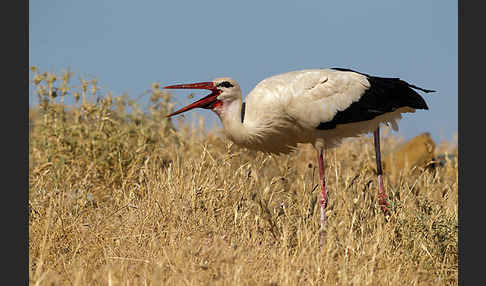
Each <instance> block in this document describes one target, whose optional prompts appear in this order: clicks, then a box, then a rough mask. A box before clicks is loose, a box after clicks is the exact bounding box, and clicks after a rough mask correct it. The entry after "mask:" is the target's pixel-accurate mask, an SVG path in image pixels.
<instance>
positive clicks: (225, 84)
mask: <svg viewBox="0 0 486 286" xmlns="http://www.w3.org/2000/svg"><path fill="white" fill-rule="evenodd" d="M216 86H218V87H233V85H232V84H231V83H230V82H229V81H223V82H220V83H218V85H216Z"/></svg>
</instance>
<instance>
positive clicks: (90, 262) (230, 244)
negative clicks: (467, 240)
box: [29, 70, 458, 285]
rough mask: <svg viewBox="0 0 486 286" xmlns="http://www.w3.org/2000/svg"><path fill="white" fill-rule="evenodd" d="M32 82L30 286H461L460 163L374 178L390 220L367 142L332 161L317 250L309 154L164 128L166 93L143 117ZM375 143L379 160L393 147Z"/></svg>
mask: <svg viewBox="0 0 486 286" xmlns="http://www.w3.org/2000/svg"><path fill="white" fill-rule="evenodd" d="M50 76H51V78H50ZM35 77H36V78H34V84H35V85H36V86H37V91H38V95H39V99H40V102H41V104H40V105H39V106H37V107H34V108H31V110H30V115H31V126H30V151H29V156H30V164H29V180H30V181H29V185H30V190H29V209H30V216H29V278H30V282H31V284H32V285H161V284H162V285H208V284H209V285H455V284H457V272H458V248H457V247H458V246H457V234H458V218H457V206H458V199H457V189H458V176H457V174H458V165H457V160H453V161H448V162H447V164H445V166H442V167H438V168H436V169H433V170H422V171H421V172H419V173H418V174H415V173H414V174H411V173H410V174H409V173H405V174H401V176H400V179H399V180H397V182H396V183H392V182H390V181H389V180H387V179H386V176H385V187H386V190H387V192H388V193H389V196H390V203H391V205H392V217H391V218H390V219H389V220H388V221H386V220H385V218H384V216H383V214H382V213H381V211H380V209H379V206H378V204H377V196H376V189H377V188H376V177H375V174H374V172H373V168H372V167H371V166H372V165H373V164H370V162H373V160H374V153H373V149H372V145H373V144H372V141H371V138H367V137H364V138H358V139H354V140H350V141H348V142H345V143H344V144H343V145H341V146H340V147H339V148H337V149H335V150H331V151H329V152H327V153H326V157H327V158H326V159H327V166H326V176H327V182H328V183H329V185H328V187H329V192H330V198H329V212H328V222H327V226H326V229H327V243H326V245H325V248H324V250H323V251H319V241H318V238H319V234H318V229H319V226H318V222H319V208H318V204H317V199H318V196H319V188H318V187H316V186H317V184H318V172H317V170H316V166H315V159H316V158H315V152H314V151H313V150H312V149H311V148H310V147H309V146H302V147H301V148H300V149H299V151H298V152H296V153H294V154H291V155H286V156H278V157H275V156H269V155H265V154H261V153H255V152H251V151H247V150H245V149H241V148H238V147H237V146H235V145H232V144H231V143H230V142H229V141H227V140H226V139H223V138H221V136H217V134H215V133H210V134H207V135H204V134H201V133H203V132H199V131H194V132H189V128H187V127H184V125H183V127H182V128H180V130H178V131H175V130H174V129H173V127H172V125H171V124H170V122H169V121H167V120H166V119H164V117H163V116H164V115H165V114H167V112H168V111H169V110H171V104H170V94H166V93H162V92H160V91H158V87H157V86H156V85H154V87H153V91H152V92H151V94H150V96H151V101H150V104H149V106H148V107H147V108H145V109H143V108H139V107H138V106H137V104H136V102H130V101H129V100H128V98H127V97H112V96H110V95H107V94H103V95H101V94H99V93H100V91H99V90H98V89H97V88H96V87H95V88H94V89H93V84H96V83H95V82H93V81H82V84H81V85H80V86H79V87H74V86H69V76H67V79H66V73H65V74H64V75H62V76H59V77H56V80H57V81H52V75H49V74H41V73H39V72H38V71H37V70H36V71H35ZM57 78H61V80H59V79H57ZM49 81H51V82H50V83H49ZM56 83H58V89H57V90H56V88H55V86H56ZM63 85H64V87H65V93H64V94H63V95H62V96H63V97H64V96H75V97H76V96H77V98H78V99H79V100H80V102H78V103H77V104H74V105H72V106H70V107H69V108H68V107H66V106H64V104H63V102H62V100H61V94H62V92H63V91H62V90H61V88H62V87H63ZM55 91H56V94H54V92H55ZM92 92H95V94H94V95H93V94H92ZM76 94H77V95H76ZM56 95H57V97H55V96H56ZM90 97H91V98H92V100H90ZM97 97H99V98H100V100H99V101H98V102H97V103H94V100H95V98H97ZM129 108H130V109H131V111H130V112H128V111H127V109H129ZM383 141H384V142H383V144H382V148H383V149H384V152H386V151H387V150H391V149H393V148H394V147H396V146H397V144H398V143H399V140H397V139H396V138H394V137H386V138H385V139H384V140H383ZM444 152H457V146H451V144H447V143H442V144H440V145H439V146H438V147H437V150H436V153H444Z"/></svg>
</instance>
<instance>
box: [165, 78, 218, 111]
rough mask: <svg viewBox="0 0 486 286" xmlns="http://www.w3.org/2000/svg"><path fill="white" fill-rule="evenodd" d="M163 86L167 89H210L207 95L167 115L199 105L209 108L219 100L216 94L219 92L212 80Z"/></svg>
mask: <svg viewBox="0 0 486 286" xmlns="http://www.w3.org/2000/svg"><path fill="white" fill-rule="evenodd" d="M164 88H168V89H207V90H211V91H212V92H211V93H210V94H208V95H207V96H205V97H203V98H201V99H200V100H198V101H196V102H194V103H191V104H189V105H187V106H185V107H183V108H181V109H179V110H177V111H175V112H173V113H171V114H169V115H167V117H171V116H174V115H176V114H179V113H182V112H185V111H188V110H191V109H193V108H196V107H199V108H205V109H211V108H212V107H213V106H214V104H215V103H217V102H218V101H219V100H218V99H217V97H218V95H219V94H220V91H219V89H217V88H216V86H214V83H212V82H198V83H190V84H176V85H169V86H166V87H164Z"/></svg>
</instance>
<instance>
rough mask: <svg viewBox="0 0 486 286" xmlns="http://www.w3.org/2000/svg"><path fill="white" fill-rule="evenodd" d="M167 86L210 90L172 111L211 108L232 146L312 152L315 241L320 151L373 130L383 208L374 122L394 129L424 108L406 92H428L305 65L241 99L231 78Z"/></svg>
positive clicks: (323, 202)
mask: <svg viewBox="0 0 486 286" xmlns="http://www.w3.org/2000/svg"><path fill="white" fill-rule="evenodd" d="M165 88H168V89H207V90H210V91H211V94H209V95H207V96H206V97H204V98H202V99H200V100H198V101H196V102H194V103H192V104H190V105H188V106H186V107H184V108H181V109H179V110H177V111H175V112H174V113H171V114H169V115H167V117H171V116H173V115H176V114H179V113H182V112H185V111H188V110H190V109H193V108H196V107H199V108H205V109H211V110H212V111H214V112H215V113H216V114H217V115H218V117H219V118H220V120H221V122H222V123H223V127H224V130H225V134H226V136H228V137H229V138H230V139H231V140H232V141H234V142H235V143H236V144H238V145H241V146H244V147H247V148H249V149H254V150H260V151H263V152H267V153H277V154H278V153H289V152H291V151H292V150H294V149H295V148H296V147H297V144H298V143H311V144H312V145H313V146H314V148H315V149H316V150H317V159H318V162H319V174H320V179H321V218H320V224H321V234H320V235H321V241H320V244H321V247H322V245H323V243H324V241H325V231H324V225H325V222H326V206H327V200H328V196H327V187H326V183H325V178H324V160H323V153H324V150H325V149H328V148H332V147H335V146H336V145H337V144H339V143H340V141H341V139H343V138H345V137H352V136H358V135H360V134H365V133H368V132H374V133H373V135H374V144H375V152H376V164H377V173H378V198H379V204H380V206H381V208H382V210H383V212H384V213H385V215H388V214H389V210H388V206H389V205H388V202H387V196H386V194H385V191H384V188H383V178H382V173H383V172H382V168H381V159H380V135H379V134H380V133H379V132H380V131H379V125H380V123H385V124H390V125H391V126H392V128H393V129H394V130H395V131H397V130H398V125H397V122H396V121H397V120H399V119H400V118H402V117H401V114H402V113H405V112H415V110H416V109H428V107H427V104H426V103H425V100H424V99H423V98H422V97H421V96H420V95H419V94H418V93H417V92H416V91H415V90H414V89H418V90H421V91H423V92H427V93H428V92H433V90H427V89H423V88H419V87H416V86H414V85H411V84H409V83H407V82H405V81H403V80H401V79H399V78H385V77H376V76H370V75H368V74H364V73H359V72H356V71H353V70H350V69H342V68H331V69H309V70H300V71H293V72H288V73H284V74H279V75H275V76H272V77H270V78H267V79H265V80H263V81H261V82H260V83H258V85H257V86H256V87H255V88H254V89H253V90H252V91H251V92H250V94H249V95H248V96H247V97H246V102H244V103H243V104H242V99H241V89H240V86H239V85H238V83H237V82H236V81H235V80H233V79H231V78H217V79H215V80H213V81H211V82H200V83H192V84H179V85H171V86H166V87H165Z"/></svg>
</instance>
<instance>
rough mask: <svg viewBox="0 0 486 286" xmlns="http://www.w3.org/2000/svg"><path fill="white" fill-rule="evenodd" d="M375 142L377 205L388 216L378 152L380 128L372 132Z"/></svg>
mask: <svg viewBox="0 0 486 286" xmlns="http://www.w3.org/2000/svg"><path fill="white" fill-rule="evenodd" d="M373 137H374V141H375V154H376V172H377V173H378V203H379V204H380V206H381V210H382V211H383V213H384V214H385V215H390V211H389V210H388V208H389V206H390V205H389V204H388V201H387V198H388V197H387V195H386V193H385V189H384V187H383V170H382V168H381V152H380V127H377V128H376V130H375V132H373Z"/></svg>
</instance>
